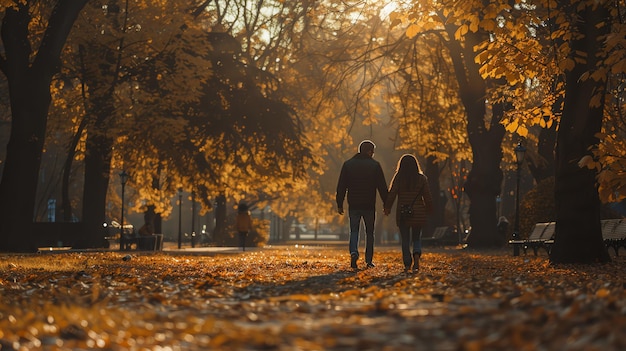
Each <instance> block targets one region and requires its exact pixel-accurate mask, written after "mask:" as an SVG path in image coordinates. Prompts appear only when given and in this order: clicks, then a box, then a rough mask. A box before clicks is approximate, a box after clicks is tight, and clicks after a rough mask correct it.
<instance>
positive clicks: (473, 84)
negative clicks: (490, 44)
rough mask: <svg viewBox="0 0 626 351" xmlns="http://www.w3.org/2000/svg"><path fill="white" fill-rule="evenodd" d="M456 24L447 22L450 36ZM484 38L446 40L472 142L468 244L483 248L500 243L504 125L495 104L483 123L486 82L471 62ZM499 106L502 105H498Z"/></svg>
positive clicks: (472, 35) (478, 35)
mask: <svg viewBox="0 0 626 351" xmlns="http://www.w3.org/2000/svg"><path fill="white" fill-rule="evenodd" d="M456 29H457V27H456V26H451V25H447V26H446V30H447V32H448V35H449V37H450V38H454V33H455V32H456ZM483 39H484V33H480V32H479V33H468V34H467V35H466V36H465V43H464V45H463V46H462V45H461V44H460V43H459V42H458V41H455V40H450V41H449V42H448V45H449V49H450V56H451V58H452V63H453V66H454V73H455V75H456V77H457V82H458V84H459V90H460V91H459V96H460V98H461V101H462V102H463V106H464V107H465V112H466V113H467V134H468V137H469V142H470V145H471V146H472V155H473V158H474V159H473V163H472V169H471V171H470V173H469V175H468V178H467V182H466V183H465V193H466V194H467V196H468V197H469V199H470V209H469V215H470V224H471V227H472V228H471V234H470V236H469V238H468V242H467V243H468V246H470V247H474V248H485V247H493V246H497V245H499V244H500V243H501V242H502V240H501V238H498V231H497V230H496V224H497V218H496V212H497V205H496V198H497V196H498V195H499V194H500V186H501V184H502V179H503V176H502V170H501V169H500V162H501V161H502V149H501V144H502V138H503V137H504V131H505V130H504V127H503V126H502V124H500V118H501V116H502V111H497V108H499V107H498V106H494V111H493V114H492V119H491V123H490V124H489V128H488V127H487V125H486V123H485V116H486V114H487V109H486V106H485V103H486V98H487V84H486V82H485V80H484V79H483V78H482V77H481V75H480V72H479V66H478V65H477V64H476V63H475V62H474V57H475V55H476V54H475V53H474V50H473V48H474V46H475V45H476V44H478V43H480V42H481V41H482V40H483ZM500 108H501V106H500Z"/></svg>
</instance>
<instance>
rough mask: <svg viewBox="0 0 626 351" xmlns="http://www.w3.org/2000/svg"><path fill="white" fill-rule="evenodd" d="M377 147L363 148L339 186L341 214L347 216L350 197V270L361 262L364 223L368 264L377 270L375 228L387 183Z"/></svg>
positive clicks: (366, 144) (345, 165)
mask: <svg viewBox="0 0 626 351" xmlns="http://www.w3.org/2000/svg"><path fill="white" fill-rule="evenodd" d="M375 148H376V145H375V144H374V143H373V142H372V141H370V140H363V141H362V142H361V143H360V144H359V152H358V153H357V154H356V155H354V156H353V157H352V158H350V159H349V160H347V161H345V162H344V163H343V166H342V167H341V173H340V175H339V181H338V182H337V196H336V200H337V212H338V213H339V214H340V215H343V213H344V211H343V201H344V198H345V197H346V192H347V194H348V216H349V219H350V241H349V245H348V248H349V251H350V267H352V268H353V269H356V268H357V267H358V266H357V260H358V259H359V229H360V227H361V219H362V220H363V223H364V224H365V239H366V244H365V263H366V267H367V268H372V267H374V263H373V262H372V259H373V258H374V224H375V221H376V191H377V190H378V194H379V195H380V198H381V199H382V200H383V201H385V198H386V197H387V182H386V181H385V175H384V173H383V169H382V167H381V166H380V163H379V162H378V161H376V160H374V159H373V158H372V157H373V156H374V149H375Z"/></svg>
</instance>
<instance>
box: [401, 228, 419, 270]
mask: <svg viewBox="0 0 626 351" xmlns="http://www.w3.org/2000/svg"><path fill="white" fill-rule="evenodd" d="M398 229H400V244H401V245H402V262H403V263H404V267H406V268H409V267H411V262H413V254H418V255H419V256H421V255H422V227H421V226H417V225H416V226H412V227H411V226H399V227H398ZM411 242H412V243H413V253H411V247H410V246H411Z"/></svg>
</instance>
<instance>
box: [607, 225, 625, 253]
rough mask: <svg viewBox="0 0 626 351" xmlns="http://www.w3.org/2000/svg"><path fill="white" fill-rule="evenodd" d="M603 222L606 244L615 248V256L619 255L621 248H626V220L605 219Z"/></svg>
mask: <svg viewBox="0 0 626 351" xmlns="http://www.w3.org/2000/svg"><path fill="white" fill-rule="evenodd" d="M601 224H602V239H603V240H604V244H605V245H606V247H607V248H609V247H610V248H613V250H614V251H615V256H619V248H620V247H624V248H626V220H624V219H623V218H618V219H603V220H602V221H601Z"/></svg>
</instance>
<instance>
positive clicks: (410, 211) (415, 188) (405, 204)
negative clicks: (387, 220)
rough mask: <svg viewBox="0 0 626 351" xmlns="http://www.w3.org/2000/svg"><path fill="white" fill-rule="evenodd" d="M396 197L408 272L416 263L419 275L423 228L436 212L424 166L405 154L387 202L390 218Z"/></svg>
mask: <svg viewBox="0 0 626 351" xmlns="http://www.w3.org/2000/svg"><path fill="white" fill-rule="evenodd" d="M396 197H397V198H398V205H397V206H396V224H397V225H398V229H399V230H400V243H401V246H402V262H403V263H404V271H405V272H407V273H408V272H410V270H411V263H413V272H416V271H417V270H419V261H420V256H421V255H422V226H424V224H425V223H426V219H427V216H428V214H429V213H431V212H432V208H433V200H432V196H431V194H430V188H429V186H428V178H426V176H425V175H424V173H422V169H421V167H420V164H419V162H418V161H417V158H416V157H415V156H413V155H410V154H405V155H402V157H400V160H399V161H398V166H397V167H396V173H395V174H394V175H393V178H392V179H391V184H390V185H389V196H387V200H386V201H385V206H384V212H385V214H386V215H388V214H389V213H390V212H391V207H392V206H393V203H394V201H395V200H396ZM411 243H412V244H413V252H412V253H411Z"/></svg>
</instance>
